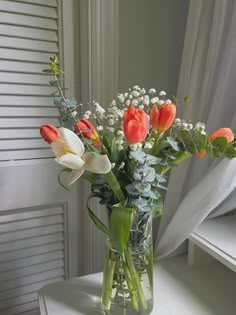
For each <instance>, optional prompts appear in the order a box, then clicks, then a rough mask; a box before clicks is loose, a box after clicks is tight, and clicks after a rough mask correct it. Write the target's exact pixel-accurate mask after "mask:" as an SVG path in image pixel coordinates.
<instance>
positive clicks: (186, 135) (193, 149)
mask: <svg viewBox="0 0 236 315" xmlns="http://www.w3.org/2000/svg"><path fill="white" fill-rule="evenodd" d="M180 136H181V139H182V141H183V143H184V144H185V146H186V149H187V150H188V151H189V152H190V153H192V154H197V153H198V149H197V146H196V144H195V142H194V141H193V139H192V135H191V133H190V132H189V130H187V129H181V130H180Z"/></svg>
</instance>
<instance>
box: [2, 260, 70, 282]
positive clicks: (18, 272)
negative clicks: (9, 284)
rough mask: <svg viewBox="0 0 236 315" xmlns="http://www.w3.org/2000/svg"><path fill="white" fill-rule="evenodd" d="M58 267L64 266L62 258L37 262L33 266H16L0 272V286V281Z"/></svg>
mask: <svg viewBox="0 0 236 315" xmlns="http://www.w3.org/2000/svg"><path fill="white" fill-rule="evenodd" d="M60 267H64V261H63V259H58V260H52V261H48V262H45V263H38V264H37V265H34V266H27V267H23V268H18V269H15V270H11V271H5V272H1V273H0V286H1V281H8V280H13V279H18V278H21V277H25V276H29V275H33V274H36V273H40V272H44V271H48V270H53V269H57V268H60Z"/></svg>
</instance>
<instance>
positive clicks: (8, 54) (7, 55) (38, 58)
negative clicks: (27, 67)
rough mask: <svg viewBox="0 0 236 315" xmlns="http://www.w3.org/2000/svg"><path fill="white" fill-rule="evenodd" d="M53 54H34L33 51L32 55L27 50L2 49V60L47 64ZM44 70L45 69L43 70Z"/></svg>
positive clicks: (0, 51)
mask: <svg viewBox="0 0 236 315" xmlns="http://www.w3.org/2000/svg"><path fill="white" fill-rule="evenodd" d="M50 57H51V54H49V53H44V52H34V51H32V52H31V53H30V54H29V52H28V51H26V50H17V51H16V50H15V49H6V48H0V58H1V59H7V60H9V59H12V60H19V61H21V60H22V61H33V62H47V61H49V58H50ZM42 70H43V69H42Z"/></svg>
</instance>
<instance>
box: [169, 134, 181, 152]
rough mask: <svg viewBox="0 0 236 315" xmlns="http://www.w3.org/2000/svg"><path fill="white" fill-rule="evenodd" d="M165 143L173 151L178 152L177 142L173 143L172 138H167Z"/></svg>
mask: <svg viewBox="0 0 236 315" xmlns="http://www.w3.org/2000/svg"><path fill="white" fill-rule="evenodd" d="M167 141H168V143H169V144H170V145H171V147H172V148H173V149H174V150H175V151H180V147H179V144H178V142H177V141H175V140H174V139H173V138H172V137H167Z"/></svg>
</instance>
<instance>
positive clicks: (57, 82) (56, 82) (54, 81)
mask: <svg viewBox="0 0 236 315" xmlns="http://www.w3.org/2000/svg"><path fill="white" fill-rule="evenodd" d="M49 83H50V85H52V86H58V85H61V80H60V79H55V80H51V81H49Z"/></svg>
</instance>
